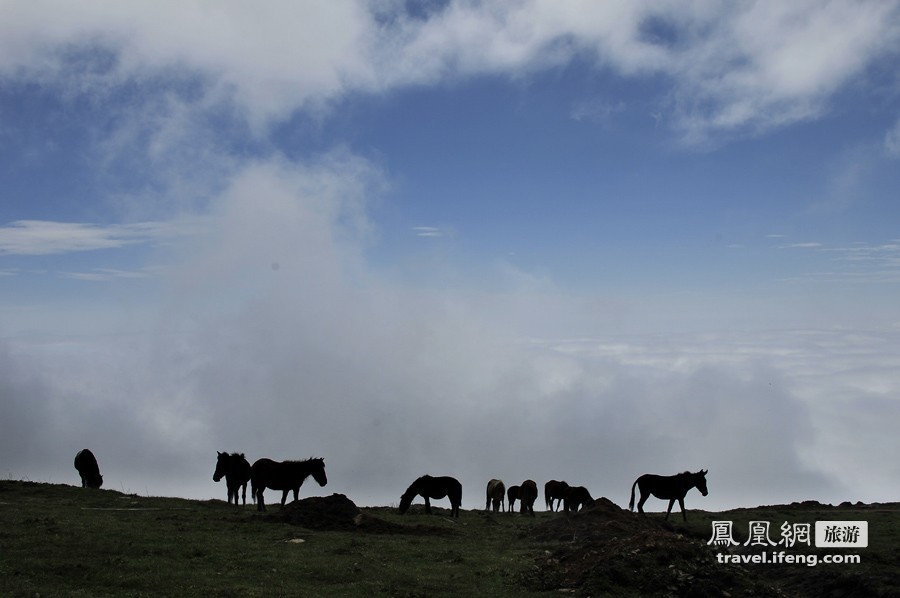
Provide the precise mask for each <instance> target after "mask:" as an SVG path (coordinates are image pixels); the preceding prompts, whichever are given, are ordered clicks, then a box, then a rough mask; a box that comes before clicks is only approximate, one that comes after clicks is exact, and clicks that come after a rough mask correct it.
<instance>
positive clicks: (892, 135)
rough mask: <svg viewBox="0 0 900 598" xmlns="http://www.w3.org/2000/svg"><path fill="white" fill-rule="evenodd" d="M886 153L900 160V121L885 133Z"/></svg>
mask: <svg viewBox="0 0 900 598" xmlns="http://www.w3.org/2000/svg"><path fill="white" fill-rule="evenodd" d="M884 151H885V152H887V155H888V156H890V157H892V158H900V119H897V122H896V123H895V124H894V126H893V127H892V128H891V129H890V130H889V131H888V132H887V133H885V135H884Z"/></svg>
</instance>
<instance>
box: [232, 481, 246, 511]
mask: <svg viewBox="0 0 900 598" xmlns="http://www.w3.org/2000/svg"><path fill="white" fill-rule="evenodd" d="M241 491H242V495H241V497H242V498H243V499H244V506H245V507H246V506H247V482H244V485H243V486H241ZM234 502H235V503H236V502H237V498H235V499H234Z"/></svg>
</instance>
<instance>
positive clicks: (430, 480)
mask: <svg viewBox="0 0 900 598" xmlns="http://www.w3.org/2000/svg"><path fill="white" fill-rule="evenodd" d="M416 496H421V497H422V498H424V499H425V512H426V513H428V514H429V515H431V500H430V499H432V498H434V499H438V498H444V497H447V498H449V499H450V516H451V517H459V505H460V504H461V503H462V484H460V483H459V480H457V479H456V478H451V477H449V476H441V477H431V476H430V475H423V476H422V477H420V478H418V479H417V480H416V481H415V482H413V483H412V484H410V486H409V488H407V489H406V492H404V493H403V495H402V496H401V497H400V514H401V515H402V514H403V513H406V511H408V510H409V505H410V504H412V501H413V499H414V498H415V497H416Z"/></svg>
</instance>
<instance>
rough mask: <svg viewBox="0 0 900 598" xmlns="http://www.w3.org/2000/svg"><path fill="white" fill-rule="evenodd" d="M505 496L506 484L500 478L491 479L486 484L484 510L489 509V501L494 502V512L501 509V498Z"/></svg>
mask: <svg viewBox="0 0 900 598" xmlns="http://www.w3.org/2000/svg"><path fill="white" fill-rule="evenodd" d="M505 496H506V485H505V484H504V483H503V481H502V480H491V481H490V482H488V485H487V498H485V501H484V510H485V511H487V510H489V508H490V506H491V502H492V501H493V503H494V513H499V512H501V511H503V510H505V509H504V508H503V499H504V497H505Z"/></svg>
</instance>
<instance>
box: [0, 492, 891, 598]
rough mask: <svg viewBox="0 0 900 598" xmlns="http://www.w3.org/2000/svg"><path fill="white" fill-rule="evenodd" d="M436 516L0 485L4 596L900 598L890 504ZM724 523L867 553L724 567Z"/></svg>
mask: <svg viewBox="0 0 900 598" xmlns="http://www.w3.org/2000/svg"><path fill="white" fill-rule="evenodd" d="M438 502H440V501H438ZM659 504H660V505H662V504H664V503H662V502H659ZM436 513H437V514H436V515H432V516H428V515H425V514H424V513H423V512H422V509H421V507H416V506H415V505H414V507H413V509H412V510H411V512H410V513H408V514H407V515H405V516H400V515H398V514H397V513H396V510H395V509H391V508H387V507H378V508H361V509H360V508H357V507H356V505H354V504H353V503H352V502H351V501H350V500H349V499H347V498H346V497H343V496H342V495H332V496H330V497H328V496H326V497H318V498H309V499H304V500H301V501H299V502H297V503H292V504H290V505H288V506H287V507H285V509H279V507H278V506H277V505H274V506H271V507H270V509H269V512H268V513H267V514H264V515H260V514H257V512H256V510H255V507H254V506H252V505H251V506H247V507H235V506H232V505H228V504H226V503H224V502H223V501H217V500H213V501H205V502H204V501H191V500H183V499H176V498H154V497H139V496H135V495H126V494H121V493H119V492H116V491H112V490H85V489H82V488H76V487H72V486H64V485H54V484H38V483H33V482H20V481H0V595H3V596H36V595H40V596H42V597H46V596H173V595H178V596H279V595H281V596H353V595H360V596H362V595H365V596H372V595H382V596H405V597H413V596H450V595H453V596H460V595H467V596H473V595H492V596H520V595H522V594H525V593H527V594H530V595H535V596H539V595H553V596H559V595H560V592H563V593H566V594H573V595H584V596H588V595H589V596H602V595H615V596H623V595H624V596H629V595H631V596H639V595H644V596H647V595H672V596H744V595H751V594H752V595H756V596H770V595H771V596H834V597H839V596H879V595H881V596H892V595H900V583H898V581H897V580H900V549H898V545H900V542H898V535H897V532H898V531H900V523H898V522H900V505H898V504H896V503H892V504H882V505H849V504H844V505H842V506H839V507H831V506H827V505H820V504H818V503H813V502H810V503H801V504H794V505H781V506H770V507H759V508H755V509H739V510H734V511H728V512H723V513H707V512H703V511H690V512H689V513H688V518H689V520H688V522H687V524H686V525H682V523H681V521H680V519H681V516H680V514H679V515H678V516H677V518H676V517H675V516H674V515H673V517H672V524H667V523H665V522H664V521H663V519H662V515H660V514H650V515H647V516H644V517H639V516H637V515H635V514H633V513H629V512H627V511H624V510H622V509H620V508H619V507H617V506H615V505H613V504H612V503H610V502H609V501H606V500H603V499H602V500H599V501H598V502H597V504H596V505H595V506H594V507H592V508H590V509H587V510H585V511H583V512H582V513H579V514H578V515H576V516H570V517H567V516H565V515H563V514H560V513H556V514H554V513H546V512H539V513H537V517H535V518H531V517H523V516H520V515H519V514H498V515H494V514H488V513H484V512H482V511H463V512H462V514H461V516H460V518H459V520H458V521H455V520H451V519H449V518H447V517H446V516H445V515H446V511H443V510H441V509H437V510H436ZM723 520H729V521H733V529H734V539H735V540H736V541H739V542H744V541H746V539H747V529H748V522H749V521H751V520H763V521H770V522H772V539H773V540H776V541H777V539H778V537H779V536H778V528H779V526H780V525H781V524H782V523H783V522H785V521H788V522H791V523H803V522H808V523H813V522H815V521H817V520H866V521H868V522H869V547H868V548H863V549H858V550H849V549H844V550H840V549H832V550H830V551H825V550H822V551H820V550H818V549H816V548H807V547H803V548H802V549H800V550H797V551H796V552H797V553H805V554H813V553H816V554H819V555H820V556H824V555H825V554H859V555H860V556H861V562H860V563H859V564H852V565H851V564H840V565H838V564H824V563H822V564H819V565H818V566H815V567H810V566H807V565H803V564H792V565H759V564H757V565H752V564H748V565H734V564H722V563H719V562H717V560H716V556H715V554H716V552H717V551H719V552H725V551H724V550H723V549H721V548H719V549H717V548H713V547H710V546H708V545H707V541H708V540H709V539H710V538H711V535H712V533H711V530H712V527H711V525H712V521H723ZM778 550H781V548H779V549H778ZM748 551H750V552H752V551H751V549H750V548H749V547H743V546H738V547H735V548H733V549H732V552H733V553H734V554H745V553H748ZM754 551H755V552H759V549H754ZM788 552H791V551H790V550H788Z"/></svg>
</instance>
